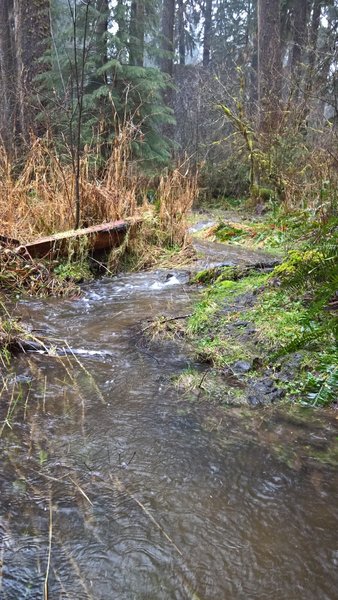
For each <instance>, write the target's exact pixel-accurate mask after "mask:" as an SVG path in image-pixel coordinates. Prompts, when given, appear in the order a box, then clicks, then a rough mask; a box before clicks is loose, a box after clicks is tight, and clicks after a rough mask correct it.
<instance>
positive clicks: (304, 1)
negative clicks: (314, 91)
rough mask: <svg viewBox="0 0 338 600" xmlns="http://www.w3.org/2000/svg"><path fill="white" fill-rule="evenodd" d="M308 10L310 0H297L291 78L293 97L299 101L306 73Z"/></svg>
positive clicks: (294, 17) (294, 16)
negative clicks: (304, 66) (304, 68)
mask: <svg viewBox="0 0 338 600" xmlns="http://www.w3.org/2000/svg"><path fill="white" fill-rule="evenodd" d="M307 9H308V0H295V3H294V15H293V48H292V55H291V77H292V87H293V90H294V93H293V97H294V99H295V100H297V99H298V98H299V95H300V84H301V80H302V74H303V72H304V70H303V68H302V64H303V58H304V55H305V50H306V48H305V46H306V29H307V16H308V15H307Z"/></svg>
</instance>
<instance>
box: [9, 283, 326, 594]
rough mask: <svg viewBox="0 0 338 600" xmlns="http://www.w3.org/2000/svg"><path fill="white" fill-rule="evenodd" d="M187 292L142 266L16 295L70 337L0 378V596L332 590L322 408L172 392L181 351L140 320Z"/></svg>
mask: <svg viewBox="0 0 338 600" xmlns="http://www.w3.org/2000/svg"><path fill="white" fill-rule="evenodd" d="M192 293H193V292H191V290H190V289H189V287H188V286H187V285H186V275H185V274H184V273H166V272H154V273H141V274H132V275H121V276H119V277H117V278H115V279H103V280H101V281H97V282H95V283H92V284H90V285H87V286H86V287H85V288H84V290H83V295H82V296H81V297H80V298H78V299H73V300H62V299H61V300H60V299H49V300H41V301H40V300H30V301H26V302H21V306H20V312H21V313H22V314H23V318H24V320H25V321H26V322H28V323H29V322H30V323H31V324H32V327H34V328H35V329H39V330H40V333H41V332H42V333H44V334H45V335H46V336H47V337H48V338H49V339H54V340H55V342H54V343H55V346H58V345H60V343H61V342H60V340H64V339H66V340H67V342H68V344H69V347H70V348H71V349H72V351H71V352H69V353H67V355H66V356H63V357H58V356H56V355H55V356H47V355H44V354H36V353H35V354H34V353H32V354H26V355H21V356H20V357H17V358H16V359H15V360H14V362H13V364H12V368H13V372H12V375H11V378H10V379H9V381H8V382H7V386H6V389H3V390H2V397H1V401H0V417H1V419H0V422H1V424H2V425H1V429H0V430H1V438H0V452H1V474H0V598H1V599H3V600H24V599H31V600H40V599H41V600H42V599H43V598H44V599H45V600H46V599H47V598H48V599H49V600H58V599H60V600H61V599H62V600H66V599H72V600H82V599H92V600H110V599H111V600H133V599H135V600H157V599H158V600H169V599H170V600H172V599H175V600H181V599H182V600H183V599H184V600H185V599H187V600H188V599H189V600H242V599H243V600H253V599H257V600H265V599H266V600H271V599H274V600H326V599H327V600H334V598H335V597H336V596H335V593H336V584H337V575H336V573H337V564H338V551H337V547H338V545H337V537H336V531H337V530H336V526H337V504H336V498H335V495H336V492H337V479H335V471H334V467H333V466H331V465H330V464H328V463H325V464H324V463H322V462H321V461H320V460H318V456H323V453H324V454H325V451H327V449H328V448H330V447H331V446H330V444H331V443H332V440H333V439H334V436H335V435H336V434H335V433H334V423H335V422H336V419H335V417H334V415H333V416H332V418H327V417H325V418H323V419H321V417H320V413H316V416H314V417H313V420H312V421H311V423H309V421H308V419H309V418H310V417H307V414H308V413H307V414H306V415H305V417H304V415H303V413H304V411H303V412H302V415H303V416H302V418H300V416H299V415H298V414H291V416H290V414H288V413H286V414H285V413H283V411H280V412H279V411H276V412H274V413H273V415H271V416H270V417H268V419H267V420H264V414H265V413H264V410H260V411H251V414H243V412H244V413H245V410H246V411H247V413H250V411H249V409H245V410H243V411H242V412H241V411H236V410H235V411H231V410H228V411H226V409H222V411H223V412H222V413H220V412H219V411H220V408H219V407H215V406H209V405H208V402H206V401H202V402H201V403H199V402H197V403H195V404H194V403H189V401H188V400H187V399H186V398H184V397H183V392H182V391H179V390H178V389H177V388H176V387H175V386H174V385H173V377H175V376H178V375H179V374H180V373H182V372H183V371H184V370H185V369H187V368H189V366H191V365H193V359H192V357H191V356H190V355H189V351H188V349H186V348H184V346H183V345H182V344H180V345H178V344H176V343H174V342H161V343H159V342H156V343H155V342H154V343H152V344H150V345H149V346H145V345H144V342H143V341H142V336H140V333H139V331H140V323H141V322H142V321H143V322H146V319H148V318H149V319H151V318H153V317H154V316H156V315H157V314H159V313H166V314H167V315H170V314H171V315H184V314H186V313H187V312H189V310H190V307H191V303H192ZM37 334H38V332H37ZM220 415H221V416H220ZM315 455H316V456H317V459H316V460H315V458H314V457H315Z"/></svg>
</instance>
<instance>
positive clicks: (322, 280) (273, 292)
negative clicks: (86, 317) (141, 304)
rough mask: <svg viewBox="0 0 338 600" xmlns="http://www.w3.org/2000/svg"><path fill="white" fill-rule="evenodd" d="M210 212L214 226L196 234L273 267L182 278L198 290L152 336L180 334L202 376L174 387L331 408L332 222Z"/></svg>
mask: <svg viewBox="0 0 338 600" xmlns="http://www.w3.org/2000/svg"><path fill="white" fill-rule="evenodd" d="M216 214H217V218H218V223H216V224H215V225H213V226H212V227H209V228H208V229H206V230H205V231H204V232H200V233H199V234H198V235H202V236H203V237H205V238H207V239H211V240H215V241H216V240H217V241H224V242H225V243H226V244H229V243H230V244H237V245H241V246H246V247H247V248H263V249H265V250H266V249H268V250H271V248H273V249H274V250H275V251H276V252H277V253H278V254H279V255H280V257H281V258H280V260H281V264H279V265H278V266H277V267H275V268H274V269H273V270H272V269H266V270H264V269H262V268H256V269H255V268H252V267H251V268H249V267H246V268H243V267H242V268H240V267H235V268H233V267H222V268H219V267H218V268H214V269H207V270H204V271H201V272H200V273H197V274H195V275H194V276H193V277H192V279H191V283H192V284H193V285H203V292H202V296H201V298H200V300H199V301H198V303H197V304H196V305H195V306H194V309H193V312H192V315H191V316H190V317H189V319H187V320H186V322H184V321H183V322H182V321H178V322H177V323H176V322H175V321H174V322H168V323H164V324H162V332H163V329H164V333H165V334H167V335H177V334H179V335H180V336H184V337H185V339H186V340H187V341H188V342H189V343H190V344H191V346H192V348H193V351H194V354H195V356H196V358H197V359H198V360H199V361H200V362H201V363H202V364H204V365H205V369H206V370H205V374H204V375H203V381H202V384H201V373H200V372H198V371H195V372H192V371H189V372H188V373H186V374H184V375H183V376H182V377H181V378H180V380H179V381H178V385H179V386H180V387H184V388H186V389H190V390H193V391H194V393H195V396H199V395H200V393H201V389H202V390H204V391H205V392H206V393H207V394H208V395H209V396H210V398H212V397H214V398H215V397H216V398H218V399H219V400H221V401H222V402H225V403H226V404H241V403H244V402H249V404H252V405H259V404H271V403H274V402H277V401H280V400H281V399H282V398H283V399H285V400H287V401H292V402H297V403H301V404H304V405H307V406H325V405H329V404H331V403H333V402H336V401H337V397H338V370H337V362H338V361H337V358H338V354H337V339H338V323H337V295H336V290H337V289H338V281H337V277H338V275H337V273H338V271H337V265H338V252H337V220H336V219H335V217H334V216H333V215H332V216H330V217H329V218H327V219H326V220H324V221H322V222H320V221H318V220H317V219H316V217H315V215H314V214H311V213H310V212H308V213H306V212H302V213H292V214H289V215H282V214H281V215H280V216H279V217H276V215H271V214H270V215H267V216H266V217H265V218H264V219H259V220H256V221H255V220H253V221H248V219H246V220H245V221H243V220H242V219H241V214H240V213H237V214H233V215H232V217H233V219H231V215H230V217H229V214H228V213H227V214H226V215H224V214H223V215H222V213H221V212H219V211H218V213H216ZM208 216H213V215H210V213H209V215H208ZM283 256H284V258H282V257H283Z"/></svg>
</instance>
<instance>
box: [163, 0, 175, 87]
mask: <svg viewBox="0 0 338 600" xmlns="http://www.w3.org/2000/svg"><path fill="white" fill-rule="evenodd" d="M175 4H176V3H175V0H164V1H163V8H162V23H161V30H162V44H161V50H162V60H161V70H162V71H163V73H167V75H170V77H172V76H173V71H174V26H175Z"/></svg>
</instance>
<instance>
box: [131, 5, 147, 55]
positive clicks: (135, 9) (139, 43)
mask: <svg viewBox="0 0 338 600" xmlns="http://www.w3.org/2000/svg"><path fill="white" fill-rule="evenodd" d="M144 16H145V15H144V0H132V3H131V8H130V25H129V64H130V65H133V66H136V67H143V63H144Z"/></svg>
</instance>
